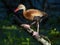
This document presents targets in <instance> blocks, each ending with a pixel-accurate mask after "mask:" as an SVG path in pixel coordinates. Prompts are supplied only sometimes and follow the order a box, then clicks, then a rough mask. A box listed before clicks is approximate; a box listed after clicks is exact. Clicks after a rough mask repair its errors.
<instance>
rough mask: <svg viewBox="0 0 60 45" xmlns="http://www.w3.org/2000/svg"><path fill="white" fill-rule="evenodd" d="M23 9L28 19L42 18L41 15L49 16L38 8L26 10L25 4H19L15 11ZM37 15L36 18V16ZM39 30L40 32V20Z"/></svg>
mask: <svg viewBox="0 0 60 45" xmlns="http://www.w3.org/2000/svg"><path fill="white" fill-rule="evenodd" d="M21 9H22V10H23V16H24V17H25V18H26V19H28V20H31V21H32V20H34V19H37V20H40V17H43V16H47V14H46V13H45V12H43V11H40V10H37V9H28V10H26V7H25V6H24V5H23V4H20V5H18V7H17V9H16V10H14V12H17V11H19V10H21ZM35 17H36V18H35ZM37 24H38V25H37V32H39V21H38V22H37Z"/></svg>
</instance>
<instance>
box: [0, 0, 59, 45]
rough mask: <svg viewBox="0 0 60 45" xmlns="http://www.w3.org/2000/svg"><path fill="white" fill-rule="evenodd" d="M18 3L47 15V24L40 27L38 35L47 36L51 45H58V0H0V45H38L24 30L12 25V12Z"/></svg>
mask: <svg viewBox="0 0 60 45" xmlns="http://www.w3.org/2000/svg"><path fill="white" fill-rule="evenodd" d="M20 3H23V4H24V5H25V6H26V7H27V9H30V8H34V9H38V10H42V11H45V12H46V13H47V14H48V15H49V19H48V20H47V22H46V23H45V24H44V25H43V24H41V26H40V34H43V35H46V36H48V37H49V39H50V40H51V42H52V45H60V43H59V42H60V0H46V1H45V0H0V45H40V43H39V42H37V41H36V40H35V39H33V37H32V36H30V35H29V33H27V32H26V31H24V29H22V28H21V27H17V26H16V25H14V24H13V23H14V21H13V20H14V19H15V17H14V16H13V15H14V14H13V13H14V12H13V11H14V10H15V8H16V7H17V6H18V5H19V4H20ZM44 4H46V5H44ZM44 9H45V10H44ZM21 20H22V21H23V22H25V21H27V20H24V19H21ZM34 29H35V28H34ZM27 35H28V36H27Z"/></svg>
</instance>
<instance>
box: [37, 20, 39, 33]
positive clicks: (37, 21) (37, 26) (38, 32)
mask: <svg viewBox="0 0 60 45" xmlns="http://www.w3.org/2000/svg"><path fill="white" fill-rule="evenodd" d="M37 32H38V33H39V21H37Z"/></svg>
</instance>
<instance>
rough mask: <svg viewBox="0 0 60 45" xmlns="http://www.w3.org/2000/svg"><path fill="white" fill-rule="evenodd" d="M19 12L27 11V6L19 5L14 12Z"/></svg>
mask: <svg viewBox="0 0 60 45" xmlns="http://www.w3.org/2000/svg"><path fill="white" fill-rule="evenodd" d="M19 10H24V11H25V10H26V8H25V6H24V5H23V4H19V5H18V7H17V8H16V9H15V10H14V12H17V11H19Z"/></svg>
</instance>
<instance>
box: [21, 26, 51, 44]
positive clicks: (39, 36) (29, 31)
mask: <svg viewBox="0 0 60 45" xmlns="http://www.w3.org/2000/svg"><path fill="white" fill-rule="evenodd" d="M21 26H22V27H23V28H24V29H26V31H27V32H28V33H30V34H32V36H33V37H34V38H35V39H36V40H37V41H39V42H41V43H42V44H43V45H51V42H50V41H49V40H48V41H47V40H46V39H44V38H43V36H41V35H39V34H38V33H37V32H36V31H34V30H33V29H31V28H29V29H27V28H25V27H24V25H21ZM33 33H37V34H36V35H33ZM44 37H45V36H44Z"/></svg>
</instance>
